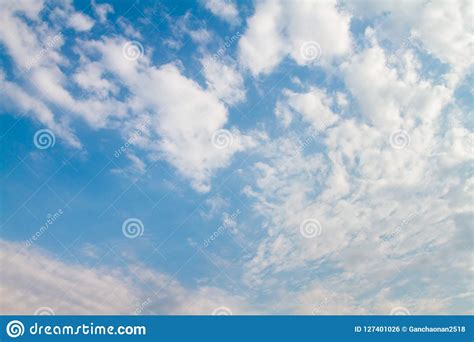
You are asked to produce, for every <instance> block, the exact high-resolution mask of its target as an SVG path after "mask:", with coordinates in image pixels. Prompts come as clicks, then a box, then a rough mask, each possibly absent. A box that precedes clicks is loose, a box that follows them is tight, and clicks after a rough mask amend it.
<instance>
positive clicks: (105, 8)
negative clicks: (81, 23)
mask: <svg viewBox="0 0 474 342" xmlns="http://www.w3.org/2000/svg"><path fill="white" fill-rule="evenodd" d="M92 8H93V9H94V13H95V14H96V15H97V16H98V17H99V22H101V23H105V22H106V21H107V15H108V14H109V13H114V8H113V7H112V6H111V5H109V4H105V3H104V4H98V3H97V2H96V1H95V0H93V1H92Z"/></svg>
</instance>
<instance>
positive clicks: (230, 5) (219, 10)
mask: <svg viewBox="0 0 474 342" xmlns="http://www.w3.org/2000/svg"><path fill="white" fill-rule="evenodd" d="M204 6H205V7H206V8H207V9H208V10H209V11H211V12H212V13H213V14H214V15H216V16H218V17H220V18H222V19H223V20H225V21H227V22H229V23H230V24H231V25H237V24H238V23H239V22H240V18H239V11H238V10H237V7H236V5H235V3H234V2H233V1H231V0H205V1H204Z"/></svg>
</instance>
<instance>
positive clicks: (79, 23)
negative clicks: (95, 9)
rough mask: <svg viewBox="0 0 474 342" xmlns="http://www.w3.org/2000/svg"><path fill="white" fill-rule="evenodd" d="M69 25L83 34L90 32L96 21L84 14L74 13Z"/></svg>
mask: <svg viewBox="0 0 474 342" xmlns="http://www.w3.org/2000/svg"><path fill="white" fill-rule="evenodd" d="M68 25H69V26H70V27H72V28H73V29H74V30H76V31H79V32H83V31H89V30H90V29H91V28H92V26H94V21H93V20H92V19H91V18H89V17H88V16H87V15H84V14H82V13H74V14H72V16H71V17H69V20H68Z"/></svg>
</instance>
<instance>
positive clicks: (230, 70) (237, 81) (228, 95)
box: [201, 56, 245, 105]
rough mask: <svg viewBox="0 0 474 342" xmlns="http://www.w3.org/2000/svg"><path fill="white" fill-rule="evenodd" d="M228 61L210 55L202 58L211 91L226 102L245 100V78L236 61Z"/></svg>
mask: <svg viewBox="0 0 474 342" xmlns="http://www.w3.org/2000/svg"><path fill="white" fill-rule="evenodd" d="M226 62H227V61H225V62H223V61H219V60H216V59H214V58H211V57H209V56H207V57H205V58H203V59H201V65H202V66H203V70H204V76H205V77H206V82H207V86H208V89H209V91H210V92H212V93H213V94H215V95H216V97H217V98H219V99H221V100H222V101H224V102H225V103H227V104H229V105H233V104H236V103H238V102H241V101H243V100H245V87H244V79H243V77H242V75H240V74H239V73H238V71H237V70H236V66H235V64H234V63H232V62H229V63H226Z"/></svg>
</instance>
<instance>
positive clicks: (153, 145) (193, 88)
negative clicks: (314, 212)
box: [85, 40, 255, 192]
mask: <svg viewBox="0 0 474 342" xmlns="http://www.w3.org/2000/svg"><path fill="white" fill-rule="evenodd" d="M124 44H125V41H120V40H106V41H104V42H88V43H86V44H85V47H86V48H92V49H96V50H98V51H100V52H101V53H102V62H101V63H102V65H103V66H104V67H105V68H107V69H108V70H109V71H111V72H114V73H115V74H116V75H117V76H119V77H120V78H121V80H122V81H123V82H124V84H125V85H126V86H127V87H128V89H129V90H130V91H131V92H132V93H133V95H134V96H136V98H139V99H140V104H139V106H140V107H141V108H142V109H146V110H148V111H149V113H150V115H151V119H152V122H153V127H154V132H153V133H154V134H156V135H157V137H158V140H155V138H153V137H151V139H153V142H152V140H150V142H149V144H148V150H149V152H150V153H152V155H153V157H152V158H164V159H166V160H167V161H168V162H170V163H171V164H172V165H173V166H175V167H176V168H177V169H178V171H179V172H180V173H181V174H182V175H183V176H185V177H186V178H189V179H191V181H192V184H193V187H194V188H195V189H196V190H198V191H203V192H206V191H208V190H209V189H210V183H209V181H210V177H211V176H212V174H213V172H214V171H215V170H217V169H219V168H222V167H224V166H226V165H228V164H229V162H230V159H231V157H232V155H233V154H234V153H236V152H238V151H243V150H245V149H246V148H248V147H250V146H252V145H254V144H255V141H254V139H252V138H251V137H250V136H245V135H242V134H241V133H240V132H239V131H238V130H237V129H231V132H232V140H233V142H232V144H231V145H230V146H228V147H227V148H225V149H218V148H215V147H214V145H213V143H212V136H213V134H214V132H216V131H218V130H219V129H222V128H223V127H224V125H225V124H226V122H227V117H228V111H227V108H226V107H225V106H224V104H223V103H222V102H220V101H219V97H218V96H217V95H216V93H215V92H214V91H222V90H223V88H220V89H218V88H217V87H216V88H213V89H212V90H209V91H206V90H204V89H202V88H201V86H199V84H197V83H196V82H195V81H193V80H192V79H189V78H187V77H185V76H183V75H182V74H181V72H180V70H179V69H178V67H177V66H176V65H174V64H166V65H162V66H160V67H155V66H152V65H150V64H149V61H148V59H147V57H146V56H145V57H144V58H143V61H142V60H141V59H140V60H139V61H137V62H131V61H128V60H126V59H125V58H121V56H122V47H123V45H124ZM117 57H118V58H117ZM231 76H233V75H231ZM221 95H222V96H224V95H225V97H226V99H227V100H228V99H229V96H234V97H235V93H231V94H225V93H219V96H221ZM183 98H184V99H186V101H183ZM137 109H138V108H137Z"/></svg>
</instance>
